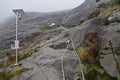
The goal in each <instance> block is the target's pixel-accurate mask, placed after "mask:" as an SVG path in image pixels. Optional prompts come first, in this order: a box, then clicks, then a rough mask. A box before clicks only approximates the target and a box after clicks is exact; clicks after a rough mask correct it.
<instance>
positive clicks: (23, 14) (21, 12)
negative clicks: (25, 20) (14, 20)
mask: <svg viewBox="0 0 120 80" xmlns="http://www.w3.org/2000/svg"><path fill="white" fill-rule="evenodd" d="M13 12H14V13H15V14H17V12H18V18H22V17H26V14H25V12H24V11H23V9H14V10H13Z"/></svg>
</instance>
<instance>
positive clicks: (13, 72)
mask: <svg viewBox="0 0 120 80" xmlns="http://www.w3.org/2000/svg"><path fill="white" fill-rule="evenodd" d="M20 72H21V69H20V67H19V66H16V67H15V68H14V70H13V71H12V72H11V74H12V75H13V76H17V75H18V74H19V73H20Z"/></svg>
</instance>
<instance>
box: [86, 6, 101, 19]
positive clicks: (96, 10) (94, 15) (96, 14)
mask: <svg viewBox="0 0 120 80" xmlns="http://www.w3.org/2000/svg"><path fill="white" fill-rule="evenodd" d="M99 14H100V8H96V9H94V10H92V12H90V14H89V16H88V19H92V18H95V17H97V16H98V15H99Z"/></svg>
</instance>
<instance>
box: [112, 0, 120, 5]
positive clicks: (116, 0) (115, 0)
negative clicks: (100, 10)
mask: <svg viewBox="0 0 120 80" xmlns="http://www.w3.org/2000/svg"><path fill="white" fill-rule="evenodd" d="M111 4H113V5H116V4H120V0H111Z"/></svg>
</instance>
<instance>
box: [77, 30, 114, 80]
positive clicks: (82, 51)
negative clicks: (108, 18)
mask: <svg viewBox="0 0 120 80" xmlns="http://www.w3.org/2000/svg"><path fill="white" fill-rule="evenodd" d="M97 34H98V32H97V30H95V29H93V30H90V31H88V32H87V33H86V35H85V40H84V43H83V45H82V46H81V47H79V48H78V49H77V53H78V54H79V56H80V58H81V61H82V63H84V65H85V66H86V67H87V71H86V72H85V80H116V79H115V78H113V77H111V76H110V75H108V74H107V73H106V72H105V71H104V69H102V67H101V65H100V62H99V49H98V37H97ZM99 69H100V70H103V71H102V72H100V71H98V70H99Z"/></svg>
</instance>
